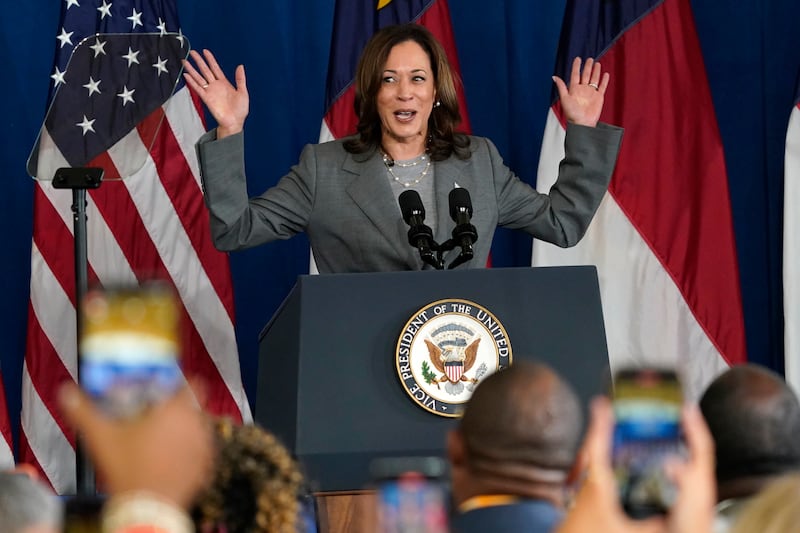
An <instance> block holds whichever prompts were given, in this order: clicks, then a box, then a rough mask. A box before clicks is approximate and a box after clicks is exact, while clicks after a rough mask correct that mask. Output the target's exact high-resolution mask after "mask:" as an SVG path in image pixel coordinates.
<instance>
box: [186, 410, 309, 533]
mask: <svg viewBox="0 0 800 533" xmlns="http://www.w3.org/2000/svg"><path fill="white" fill-rule="evenodd" d="M213 425H214V433H215V436H216V448H217V459H216V464H215V472H214V474H213V477H212V479H211V482H210V484H209V486H208V487H207V488H206V489H205V490H204V491H203V492H202V493H201V494H200V495H199V497H198V499H197V500H196V502H195V504H194V509H193V516H194V519H195V522H196V523H197V524H198V526H199V529H198V530H200V531H209V530H211V531H214V530H220V531H226V532H227V533H258V532H263V533H267V532H269V533H282V532H292V533H293V532H294V531H295V530H296V524H297V521H298V513H299V504H298V497H299V495H300V491H301V487H302V483H303V477H302V475H301V474H300V471H299V470H298V467H297V464H296V463H295V461H294V460H293V459H292V457H291V455H290V454H289V452H288V451H287V450H286V448H285V447H284V446H283V445H282V444H281V443H280V442H279V441H278V439H277V438H276V437H275V436H274V435H272V434H271V433H269V432H268V431H266V430H264V429H263V428H261V427H259V426H257V425H238V424H234V423H233V422H231V421H230V420H229V419H227V418H217V419H215V420H214V422H213Z"/></svg>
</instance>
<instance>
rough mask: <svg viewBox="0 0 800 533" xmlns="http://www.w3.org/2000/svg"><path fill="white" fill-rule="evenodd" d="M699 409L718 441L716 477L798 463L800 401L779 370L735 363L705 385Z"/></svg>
mask: <svg viewBox="0 0 800 533" xmlns="http://www.w3.org/2000/svg"><path fill="white" fill-rule="evenodd" d="M700 409H701V411H702V412H703V416H704V417H705V419H706V422H707V423H708V427H709V429H710V430H711V434H712V435H713V437H714V442H715V444H716V453H717V481H718V482H720V483H723V482H726V481H731V480H735V479H737V478H743V477H750V476H771V475H776V474H781V473H783V472H787V471H790V470H796V469H797V468H798V467H800V403H798V401H797V397H796V396H795V394H794V392H792V390H791V389H790V388H789V386H788V385H787V384H786V382H785V381H784V380H783V378H781V376H779V375H778V374H776V373H774V372H772V371H770V370H768V369H766V368H763V367H760V366H757V365H740V366H735V367H733V368H731V369H730V370H728V371H726V372H725V373H723V374H722V375H720V376H719V377H718V378H717V379H715V380H714V382H712V383H711V385H710V386H709V387H708V389H706V392H705V393H704V394H703V397H702V398H701V400H700Z"/></svg>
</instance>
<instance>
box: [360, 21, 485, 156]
mask: <svg viewBox="0 0 800 533" xmlns="http://www.w3.org/2000/svg"><path fill="white" fill-rule="evenodd" d="M354 85H355V100H354V107H355V112H356V116H357V117H358V126H357V129H358V136H357V137H356V138H354V139H352V140H350V141H349V142H347V143H346V145H345V147H346V149H347V150H348V151H350V152H352V153H364V152H366V151H368V150H371V149H375V148H379V147H385V146H388V145H389V144H391V142H392V141H399V142H405V141H408V140H410V139H411V140H413V139H417V140H418V141H419V142H420V143H422V145H423V146H426V145H427V150H428V153H429V154H430V156H431V159H432V160H434V161H441V160H444V159H447V158H448V157H449V156H450V155H451V154H453V153H455V155H457V156H458V157H461V158H466V157H469V151H468V149H467V146H468V144H469V140H468V139H467V137H466V136H465V135H463V134H459V133H457V132H456V131H455V130H456V127H457V126H458V124H459V123H460V122H461V114H460V111H459V107H458V93H457V92H456V77H455V74H454V73H453V70H452V69H451V68H450V63H449V62H448V60H447V54H446V52H445V50H444V48H443V47H442V45H441V43H439V41H438V40H437V39H436V38H435V37H434V36H433V34H432V33H431V32H430V31H429V30H428V29H427V28H425V27H423V26H420V25H419V24H413V23H409V24H400V25H395V26H388V27H386V28H383V29H382V30H380V31H378V32H376V33H375V34H374V35H373V36H372V38H371V39H370V40H369V42H368V43H367V44H366V46H365V47H364V50H363V51H362V53H361V57H360V60H359V63H358V67H357V69H356V74H355V79H354ZM398 113H405V114H406V115H405V117H404V120H403V121H402V122H400V121H398V120H397V119H396V116H397V114H398ZM406 118H407V120H406ZM387 141H388V142H387Z"/></svg>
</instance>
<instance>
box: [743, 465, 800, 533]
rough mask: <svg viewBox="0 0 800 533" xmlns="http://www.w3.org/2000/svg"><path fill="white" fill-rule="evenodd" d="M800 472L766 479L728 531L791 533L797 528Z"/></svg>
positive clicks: (799, 507) (799, 520) (799, 511)
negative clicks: (769, 480)
mask: <svg viewBox="0 0 800 533" xmlns="http://www.w3.org/2000/svg"><path fill="white" fill-rule="evenodd" d="M798 504H800V474H787V475H785V476H782V477H779V478H776V479H775V480H773V481H772V482H770V483H769V484H768V485H767V486H766V487H764V489H762V491H761V492H760V493H758V494H757V495H756V496H754V497H753V498H752V499H751V500H750V501H749V502H747V505H745V506H744V508H743V509H742V511H741V513H740V514H739V518H738V519H737V521H736V523H735V524H734V526H733V529H732V530H731V532H732V533H753V532H756V531H757V532H758V533H793V532H795V531H797V530H798V528H800V505H798Z"/></svg>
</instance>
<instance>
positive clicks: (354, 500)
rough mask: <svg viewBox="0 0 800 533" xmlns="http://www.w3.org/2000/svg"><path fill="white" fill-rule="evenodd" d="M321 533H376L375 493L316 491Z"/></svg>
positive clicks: (376, 504)
mask: <svg viewBox="0 0 800 533" xmlns="http://www.w3.org/2000/svg"><path fill="white" fill-rule="evenodd" d="M314 498H315V499H316V501H317V522H318V523H319V533H375V531H377V523H378V515H377V510H378V496H377V493H376V492H375V491H374V490H354V491H342V492H316V493H314Z"/></svg>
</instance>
